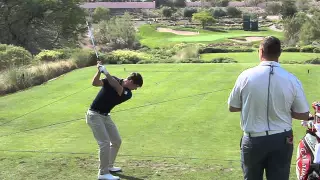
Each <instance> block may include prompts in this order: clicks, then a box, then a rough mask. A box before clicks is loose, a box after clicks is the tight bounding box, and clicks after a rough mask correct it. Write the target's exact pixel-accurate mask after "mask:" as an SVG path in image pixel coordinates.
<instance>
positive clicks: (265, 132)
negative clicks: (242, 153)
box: [243, 129, 291, 137]
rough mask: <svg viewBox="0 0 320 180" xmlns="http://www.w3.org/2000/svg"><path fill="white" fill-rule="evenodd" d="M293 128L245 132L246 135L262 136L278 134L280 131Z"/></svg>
mask: <svg viewBox="0 0 320 180" xmlns="http://www.w3.org/2000/svg"><path fill="white" fill-rule="evenodd" d="M290 130H291V129H284V130H276V131H264V132H252V133H249V132H243V134H244V135H245V136H249V137H260V136H268V135H272V134H278V133H283V132H286V131H290Z"/></svg>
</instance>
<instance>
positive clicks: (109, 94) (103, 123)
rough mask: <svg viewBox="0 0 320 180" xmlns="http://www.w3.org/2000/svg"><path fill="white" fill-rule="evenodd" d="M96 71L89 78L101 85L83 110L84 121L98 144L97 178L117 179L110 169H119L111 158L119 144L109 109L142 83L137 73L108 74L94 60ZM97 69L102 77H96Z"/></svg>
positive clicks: (128, 95)
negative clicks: (89, 103) (88, 105)
mask: <svg viewBox="0 0 320 180" xmlns="http://www.w3.org/2000/svg"><path fill="white" fill-rule="evenodd" d="M97 67H98V72H97V73H96V74H95V75H94V77H93V80H92V85H93V86H99V87H100V86H101V87H102V88H101V89H100V91H99V93H98V95H97V96H96V98H95V99H94V101H93V102H92V104H91V106H90V109H89V110H88V111H87V114H86V122H87V124H88V125H89V126H90V128H91V130H92V132H93V135H94V137H95V139H96V141H97V143H98V145H99V161H100V165H99V174H98V179H106V180H117V179H120V178H119V177H118V176H113V175H112V174H111V172H118V171H121V168H119V167H114V162H115V159H116V156H117V154H118V150H119V148H120V145H121V138H120V135H119V132H118V129H117V127H116V125H115V124H114V123H113V121H112V120H111V117H110V111H111V110H112V109H113V108H114V107H115V106H116V105H118V104H121V103H123V102H125V101H127V100H129V99H130V98H131V97H132V93H131V91H132V90H136V89H137V88H139V87H141V86H142V84H143V79H142V76H141V75H140V74H139V73H132V74H130V76H129V77H127V78H126V79H119V78H117V77H114V76H111V75H110V74H109V72H108V71H107V70H106V68H105V67H104V66H102V65H101V63H100V61H98V63H97ZM101 73H104V74H105V75H106V78H104V79H100V75H101Z"/></svg>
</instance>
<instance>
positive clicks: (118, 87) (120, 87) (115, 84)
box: [106, 73, 123, 96]
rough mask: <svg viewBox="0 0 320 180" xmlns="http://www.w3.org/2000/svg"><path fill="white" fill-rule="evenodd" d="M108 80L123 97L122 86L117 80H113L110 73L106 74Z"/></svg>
mask: <svg viewBox="0 0 320 180" xmlns="http://www.w3.org/2000/svg"><path fill="white" fill-rule="evenodd" d="M106 77H107V80H108V82H109V84H110V86H111V87H113V88H114V89H115V90H116V91H117V93H118V95H119V96H121V94H122V92H123V87H122V86H121V84H120V83H119V82H118V81H117V80H116V79H115V78H113V77H112V76H111V75H110V74H109V73H108V74H106Z"/></svg>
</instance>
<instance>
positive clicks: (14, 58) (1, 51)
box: [0, 44, 32, 69]
mask: <svg viewBox="0 0 320 180" xmlns="http://www.w3.org/2000/svg"><path fill="white" fill-rule="evenodd" d="M31 61H32V55H31V54H30V52H28V51H27V50H25V49H24V48H22V47H18V46H12V45H3V44H2V45H1V46H0V69H5V68H9V67H12V66H22V65H28V64H30V62H31Z"/></svg>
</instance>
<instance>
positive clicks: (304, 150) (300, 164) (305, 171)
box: [296, 102, 320, 180]
mask: <svg viewBox="0 0 320 180" xmlns="http://www.w3.org/2000/svg"><path fill="white" fill-rule="evenodd" d="M312 107H313V109H314V111H315V113H314V115H310V118H309V121H302V122H301V124H302V125H303V126H306V127H307V131H306V135H305V136H304V137H303V138H302V139H301V140H300V142H299V145H298V150H297V162H296V174H297V178H298V179H299V180H320V102H314V103H312Z"/></svg>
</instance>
